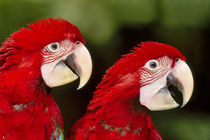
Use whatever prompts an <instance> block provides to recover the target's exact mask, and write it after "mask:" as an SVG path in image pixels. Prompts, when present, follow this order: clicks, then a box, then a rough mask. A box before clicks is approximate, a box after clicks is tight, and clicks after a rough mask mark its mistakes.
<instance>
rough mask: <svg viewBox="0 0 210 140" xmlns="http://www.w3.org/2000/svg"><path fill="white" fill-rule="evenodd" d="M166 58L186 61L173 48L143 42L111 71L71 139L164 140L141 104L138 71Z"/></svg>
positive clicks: (99, 87)
mask: <svg viewBox="0 0 210 140" xmlns="http://www.w3.org/2000/svg"><path fill="white" fill-rule="evenodd" d="M162 56H168V57H169V58H171V59H172V60H174V61H175V59H176V58H180V59H182V60H185V58H184V56H183V55H182V54H181V53H180V52H179V51H178V50H177V49H175V48H173V47H171V46H169V45H166V44H162V43H156V42H143V43H142V44H140V45H138V46H137V47H135V48H134V50H132V51H131V53H129V54H126V55H124V56H123V58H121V59H120V60H119V61H117V62H116V63H115V64H114V65H113V66H112V67H111V68H110V69H109V70H107V73H106V74H105V76H104V78H103V80H102V82H101V83H100V84H99V85H98V86H97V90H96V91H95V93H94V96H93V99H92V101H90V103H89V105H88V108H87V113H86V114H85V115H84V116H83V117H82V118H81V119H80V120H79V121H78V122H77V123H76V124H74V126H73V127H72V131H71V133H70V134H71V135H70V140H118V139H119V140H128V139H129V140H137V139H141V140H161V139H162V138H161V136H160V135H159V133H158V131H157V130H156V129H155V126H154V125H153V123H152V120H151V118H150V117H149V115H148V114H147V109H146V108H145V107H144V106H142V105H140V103H139V91H140V87H141V83H140V82H139V81H140V79H139V77H140V76H139V71H138V70H139V68H141V67H142V66H144V64H145V63H146V62H147V61H148V60H151V59H157V58H159V57H162ZM140 94H141V93H140Z"/></svg>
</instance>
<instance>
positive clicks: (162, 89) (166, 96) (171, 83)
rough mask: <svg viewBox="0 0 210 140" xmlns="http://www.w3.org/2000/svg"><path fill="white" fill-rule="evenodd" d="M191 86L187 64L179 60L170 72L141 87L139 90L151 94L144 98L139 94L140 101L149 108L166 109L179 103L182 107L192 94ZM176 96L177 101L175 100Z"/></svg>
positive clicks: (192, 83)
mask: <svg viewBox="0 0 210 140" xmlns="http://www.w3.org/2000/svg"><path fill="white" fill-rule="evenodd" d="M147 86H148V87H147ZM193 86H194V82H193V76H192V72H191V70H190V68H189V66H188V65H187V64H186V63H185V62H184V61H182V60H179V62H177V63H176V64H175V66H174V68H173V69H172V70H171V71H170V73H168V74H166V75H165V76H163V77H162V78H161V79H159V80H158V81H156V82H154V83H152V84H151V85H146V86H145V87H142V89H141V92H147V93H148V92H150V93H151V94H150V95H149V96H147V97H146V99H145V97H143V98H144V99H141V94H140V102H141V103H142V104H143V105H145V106H146V107H147V108H149V109H150V110H168V109H172V108H175V107H178V106H179V105H181V107H183V106H184V105H186V104H187V102H188V101H189V100H190V97H191V96H192V93H193ZM178 96H179V97H180V99H179V101H178V100H176V98H177V97H178ZM180 100H181V101H180ZM178 103H179V104H178Z"/></svg>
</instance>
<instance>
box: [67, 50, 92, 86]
mask: <svg viewBox="0 0 210 140" xmlns="http://www.w3.org/2000/svg"><path fill="white" fill-rule="evenodd" d="M65 64H66V65H67V66H69V68H70V69H71V70H72V71H73V72H74V73H75V74H77V76H78V77H80V83H79V86H78V88H77V89H80V88H82V87H83V86H84V85H85V84H86V83H87V81H88V80H89V78H90V76H91V73H92V61H91V56H90V53H89V52H88V50H87V48H86V47H85V46H83V47H80V48H79V49H77V50H76V51H75V52H74V53H72V54H71V55H69V56H68V57H67V59H66V61H65ZM74 77H75V76H73V77H72V78H73V79H72V80H74Z"/></svg>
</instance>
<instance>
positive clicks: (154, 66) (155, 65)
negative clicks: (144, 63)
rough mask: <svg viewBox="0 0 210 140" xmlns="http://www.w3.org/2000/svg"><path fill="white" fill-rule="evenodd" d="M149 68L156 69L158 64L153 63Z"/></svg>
mask: <svg viewBox="0 0 210 140" xmlns="http://www.w3.org/2000/svg"><path fill="white" fill-rule="evenodd" d="M149 66H150V67H151V68H153V69H154V68H156V67H157V63H156V62H154V61H152V62H150V63H149Z"/></svg>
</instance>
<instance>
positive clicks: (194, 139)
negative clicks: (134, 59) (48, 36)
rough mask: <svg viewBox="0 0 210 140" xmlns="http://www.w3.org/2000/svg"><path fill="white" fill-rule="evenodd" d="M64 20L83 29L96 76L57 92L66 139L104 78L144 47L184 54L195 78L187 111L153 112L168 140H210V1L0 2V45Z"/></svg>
mask: <svg viewBox="0 0 210 140" xmlns="http://www.w3.org/2000/svg"><path fill="white" fill-rule="evenodd" d="M46 17H62V18H65V19H67V20H68V21H70V22H71V23H73V24H75V25H77V26H78V28H79V29H80V31H81V33H82V34H83V36H84V38H85V40H86V42H87V48H88V49H89V51H90V53H91V55H92V58H93V65H94V67H93V68H94V69H93V75H92V77H91V79H90V81H89V82H88V84H87V86H86V87H84V88H83V89H81V90H79V91H76V87H77V86H78V82H79V81H75V82H73V83H71V84H68V85H65V86H62V87H57V88H55V89H53V96H54V97H55V100H56V102H57V103H58V105H59V107H60V109H61V112H62V114H63V117H64V124H65V133H66V134H67V132H68V129H69V128H70V127H71V125H72V124H73V123H74V122H75V121H77V120H78V119H79V118H80V117H81V116H82V115H83V114H84V112H85V109H86V106H87V104H88V102H89V100H90V99H91V97H92V92H93V91H94V90H95V87H96V86H97V84H98V83H99V82H100V81H101V78H102V76H103V74H104V73H105V71H106V69H108V68H109V67H110V66H112V64H113V63H114V62H116V61H117V60H118V59H120V57H121V55H122V54H126V53H128V52H129V50H130V49H131V48H132V47H133V46H134V45H136V44H137V43H140V42H142V41H151V40H152V41H158V42H163V43H167V44H170V45H172V46H174V47H176V48H178V49H179V50H180V51H181V52H182V53H183V54H184V55H185V56H186V58H187V62H188V64H189V65H190V67H191V69H192V71H193V75H194V77H195V91H194V94H193V96H192V99H191V101H190V102H189V103H188V104H187V105H186V106H185V107H184V108H177V109H174V110H170V111H160V112H150V114H151V116H152V119H153V121H154V123H155V125H156V126H157V129H158V130H159V132H160V133H161V135H162V136H163V138H164V139H167V140H198V139H199V140H209V139H210V105H209V100H210V92H209V83H210V76H209V72H210V68H209V65H210V62H209V61H210V59H209V58H208V56H209V51H210V49H209V47H210V46H209V43H210V41H209V37H210V26H209V25H210V24H209V23H210V22H209V21H210V0H0V41H1V42H2V41H4V40H5V39H6V38H7V37H9V34H11V33H12V32H14V31H16V30H18V29H19V28H20V27H25V26H26V24H28V23H30V22H33V21H34V20H37V19H40V18H46Z"/></svg>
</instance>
